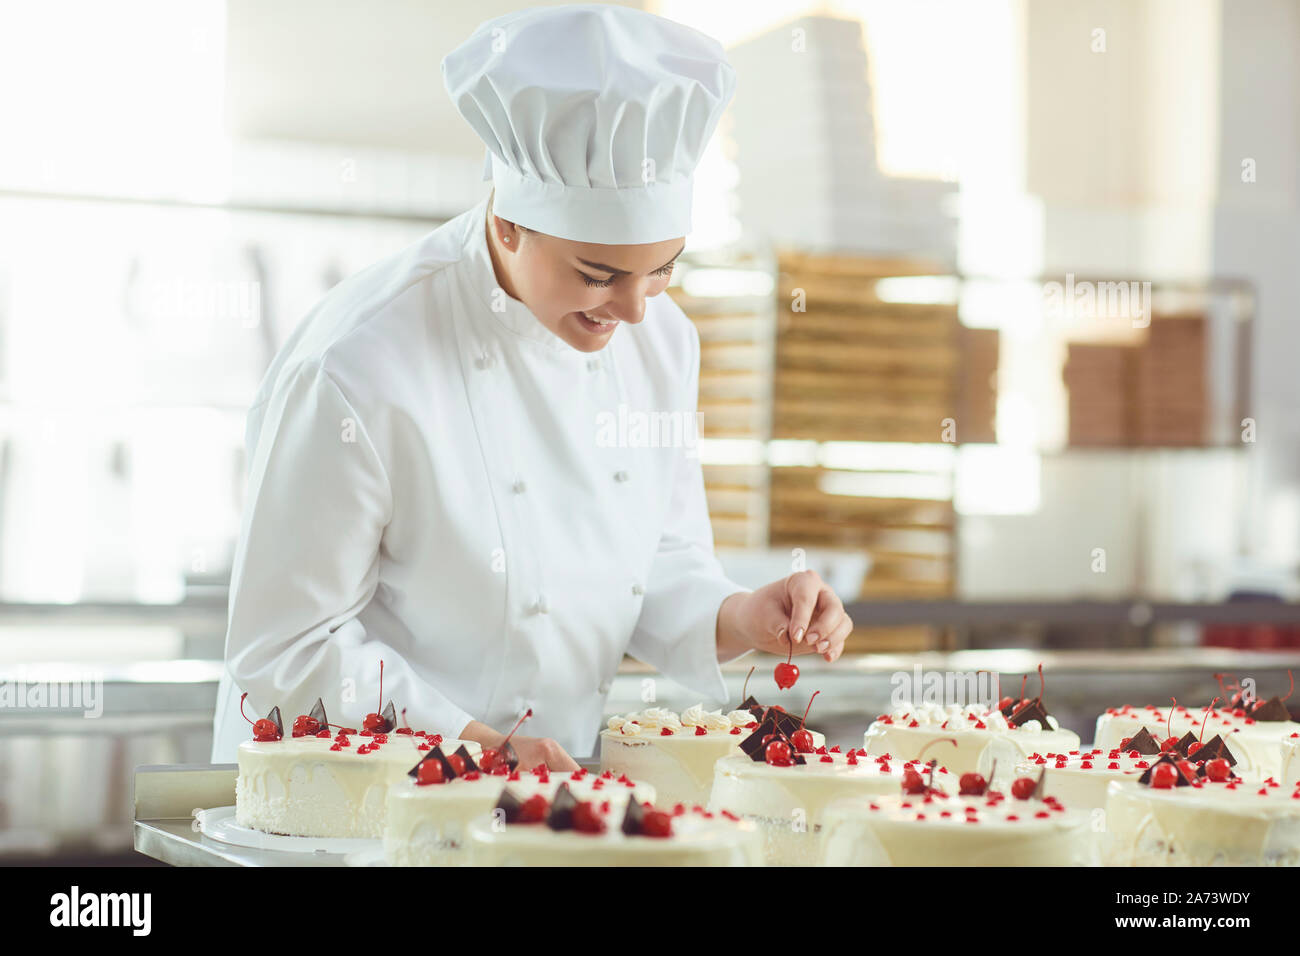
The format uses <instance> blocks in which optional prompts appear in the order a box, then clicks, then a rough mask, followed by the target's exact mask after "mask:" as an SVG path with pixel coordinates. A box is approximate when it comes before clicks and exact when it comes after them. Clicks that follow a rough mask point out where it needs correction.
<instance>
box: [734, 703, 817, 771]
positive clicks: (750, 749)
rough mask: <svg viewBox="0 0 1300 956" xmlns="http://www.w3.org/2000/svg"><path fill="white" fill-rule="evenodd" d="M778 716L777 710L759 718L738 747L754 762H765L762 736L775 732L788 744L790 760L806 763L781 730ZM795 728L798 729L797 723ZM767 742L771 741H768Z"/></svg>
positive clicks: (779, 713)
mask: <svg viewBox="0 0 1300 956" xmlns="http://www.w3.org/2000/svg"><path fill="white" fill-rule="evenodd" d="M780 716H781V712H780V711H779V710H773V711H769V712H768V716H767V717H765V718H763V719H762V720H760V721H759V722H758V726H757V727H755V728H754V730H753V732H752V733H750V735H749V736H748V737H746V738H745V739H744V740H742V741H741V742H740V749H741V750H742V751H744V753H745V755H746V756H748V757H749V759H750V760H752V761H754V762H755V763H765V762H766V761H767V750H766V745H764V743H763V738H764V737H766V736H768V735H769V734H776V735H777V738H779V739H781V740H784V741H785V742H786V743H787V744H790V760H791V762H792V763H796V764H803V763H807V761H806V760H804V759H803V755H802V754H800V753H799V752H798V751H796V750H795V749H794V744H793V743H791V742H790V734H789V733H784V732H782V730H781V724H780V721H778V720H777V719H776V718H778V717H780ZM795 729H796V730H798V729H799V728H798V725H797V724H796V725H795ZM768 743H771V741H768Z"/></svg>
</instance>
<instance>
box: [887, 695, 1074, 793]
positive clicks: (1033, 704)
mask: <svg viewBox="0 0 1300 956" xmlns="http://www.w3.org/2000/svg"><path fill="white" fill-rule="evenodd" d="M944 738H950V739H952V740H954V741H955V742H956V746H955V747H952V748H949V749H945V750H944V751H943V752H942V755H941V760H942V761H943V764H944V766H946V767H947V768H948V770H949V771H951V772H953V773H957V774H961V773H967V772H971V771H975V772H979V773H984V774H987V773H989V771H990V768H991V767H992V765H993V762H994V761H995V760H996V761H997V762H998V763H999V765H1000V766H1002V767H1004V768H1006V771H1008V772H1009V771H1010V769H1011V767H1013V766H1014V765H1015V764H1017V763H1019V762H1021V761H1023V760H1025V759H1026V758H1027V757H1028V756H1029V755H1030V754H1033V753H1043V752H1045V751H1052V752H1055V753H1060V752H1065V753H1069V752H1070V751H1071V750H1078V749H1079V746H1080V745H1079V735H1078V734H1076V733H1075V732H1074V731H1072V730H1066V729H1064V728H1062V727H1061V725H1060V723H1059V722H1058V721H1057V719H1056V718H1055V717H1053V716H1052V715H1051V714H1049V713H1047V710H1046V709H1045V708H1044V706H1043V702H1042V697H1041V696H1039V697H1037V698H1034V699H1033V700H1028V699H1021V700H1019V701H1013V700H1011V699H1010V698H1004V699H1003V701H1002V702H1001V703H1000V704H999V705H998V706H997V707H985V706H983V705H980V704H970V705H967V706H965V707H963V706H961V705H960V704H948V705H946V706H945V705H941V704H920V705H916V706H912V705H905V706H902V707H898V708H895V709H894V710H893V711H892V712H890V713H888V714H881V715H880V716H879V717H877V718H876V720H875V721H874V722H873V723H872V724H871V726H870V727H868V728H867V732H866V733H865V734H864V735H863V746H864V747H865V748H866V750H867V752H868V753H869V754H873V755H875V754H883V753H889V754H892V755H894V756H895V757H897V758H902V759H909V760H910V759H913V758H915V757H916V756H917V755H918V754H919V753H921V751H922V750H923V749H924V748H926V747H929V746H930V745H931V744H933V743H934V742H935V741H936V740H941V739H944Z"/></svg>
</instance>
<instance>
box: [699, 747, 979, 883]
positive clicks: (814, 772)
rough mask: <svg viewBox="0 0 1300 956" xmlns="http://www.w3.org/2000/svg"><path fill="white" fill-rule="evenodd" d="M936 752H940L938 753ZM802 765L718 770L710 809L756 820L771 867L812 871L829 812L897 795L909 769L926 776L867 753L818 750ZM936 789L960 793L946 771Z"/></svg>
mask: <svg viewBox="0 0 1300 956" xmlns="http://www.w3.org/2000/svg"><path fill="white" fill-rule="evenodd" d="M936 749H938V748H936ZM802 757H803V760H804V762H803V763H802V764H790V765H788V766H781V765H774V764H770V763H768V762H766V761H765V760H754V759H753V758H751V757H750V756H749V755H748V754H745V753H740V754H734V755H732V756H729V757H723V758H722V759H721V760H719V761H718V762H717V764H716V766H715V767H714V780H713V794H712V796H711V797H710V798H709V804H708V808H709V809H710V810H713V811H720V810H723V809H726V810H729V811H731V812H732V813H734V814H737V815H738V816H740V817H741V818H742V819H745V820H750V821H752V822H753V823H754V824H755V825H756V826H757V827H758V829H759V832H760V833H761V834H762V836H763V854H764V858H765V859H766V861H767V863H768V864H769V865H772V866H812V865H816V863H817V862H818V853H819V847H818V838H819V835H820V831H821V827H822V815H823V812H824V811H825V808H826V807H827V806H828V805H829V804H831V803H833V802H835V801H836V800H841V799H843V798H845V797H849V796H864V795H877V794H887V793H896V792H897V791H898V790H899V788H900V787H901V786H902V784H903V777H904V774H905V773H906V772H907V771H909V770H911V771H915V772H917V773H919V774H921V775H923V776H926V777H928V775H929V774H928V770H927V767H926V766H925V765H924V764H922V763H921V762H919V761H908V762H906V763H904V762H902V761H897V760H888V759H886V758H885V757H883V756H881V757H874V758H873V757H870V756H867V753H866V751H865V750H861V751H850V752H849V753H840V752H839V748H838V747H836V748H833V749H832V750H830V751H827V750H826V748H825V747H824V746H823V747H820V748H819V749H818V750H817V751H815V752H814V753H811V754H803V755H802ZM934 773H935V783H936V785H943V786H945V787H951V788H952V789H956V787H957V780H956V778H955V777H954V776H953V775H952V774H950V773H949V772H948V770H947V769H945V768H942V767H937V768H936V769H935V771H934Z"/></svg>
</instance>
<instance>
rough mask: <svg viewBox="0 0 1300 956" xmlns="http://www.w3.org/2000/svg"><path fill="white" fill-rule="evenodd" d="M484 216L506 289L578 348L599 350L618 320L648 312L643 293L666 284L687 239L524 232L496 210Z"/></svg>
mask: <svg viewBox="0 0 1300 956" xmlns="http://www.w3.org/2000/svg"><path fill="white" fill-rule="evenodd" d="M489 223H490V225H491V228H490V229H489V234H490V236H491V240H492V244H493V246H494V247H495V250H496V251H498V252H500V254H501V255H500V257H499V261H500V263H501V265H502V266H503V267H504V269H505V271H506V273H507V275H508V280H507V281H508V283H509V285H510V286H512V287H513V288H507V289H506V290H505V291H506V293H507V294H509V295H511V296H513V297H514V298H516V299H518V300H519V301H520V302H522V303H524V305H526V306H528V308H529V310H530V311H531V312H532V313H533V314H534V315H535V316H537V318H538V320H539V321H541V323H542V324H543V325H545V326H546V327H547V328H548V329H550V330H551V331H552V332H554V333H555V334H556V335H558V336H559V337H560V338H562V339H563V340H564V341H565V342H567V343H568V344H569V345H571V346H573V348H575V349H577V350H578V351H580V352H598V351H600V350H601V349H603V348H604V347H605V345H606V343H608V342H609V339H610V336H611V335H613V334H614V331H615V329H617V328H618V326H619V325H620V324H622V323H623V322H630V323H633V324H635V323H637V322H640V321H641V320H642V318H644V317H645V300H646V299H647V298H649V297H650V296H654V295H658V294H659V293H660V292H663V291H664V289H665V288H667V287H668V280H669V279H670V278H671V276H672V271H673V262H674V261H675V260H676V258H677V256H678V254H679V253H680V252H681V251H682V248H683V247H684V246H685V244H686V242H685V239H666V240H664V241H663V242H648V243H645V244H642V245H632V246H607V245H602V244H600V243H594V242H575V241H573V240H571V239H559V238H556V237H555V236H547V235H543V234H541V233H537V232H523V231H522V230H520V229H518V228H517V227H516V226H515V225H514V224H513V223H509V222H506V221H505V220H502V219H498V218H497V217H496V216H490V217H489ZM506 237H509V241H508V242H506V241H505V238H506ZM499 278H500V277H499ZM593 320H598V321H593ZM600 320H603V321H604V322H607V323H608V324H604V325H602V324H600Z"/></svg>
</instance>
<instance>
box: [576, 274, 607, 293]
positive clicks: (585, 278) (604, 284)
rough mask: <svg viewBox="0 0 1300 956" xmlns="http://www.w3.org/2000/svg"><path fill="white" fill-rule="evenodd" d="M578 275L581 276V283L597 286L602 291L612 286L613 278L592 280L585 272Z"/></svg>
mask: <svg viewBox="0 0 1300 956" xmlns="http://www.w3.org/2000/svg"><path fill="white" fill-rule="evenodd" d="M578 275H580V276H582V281H583V282H585V283H587V285H593V286H599V287H600V288H602V289H605V288H608V287H609V286H611V285H613V284H614V277H613V276H610V277H609V278H608V279H593V278H592V277H591V276H589V275H587V273H585V272H579V273H578Z"/></svg>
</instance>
